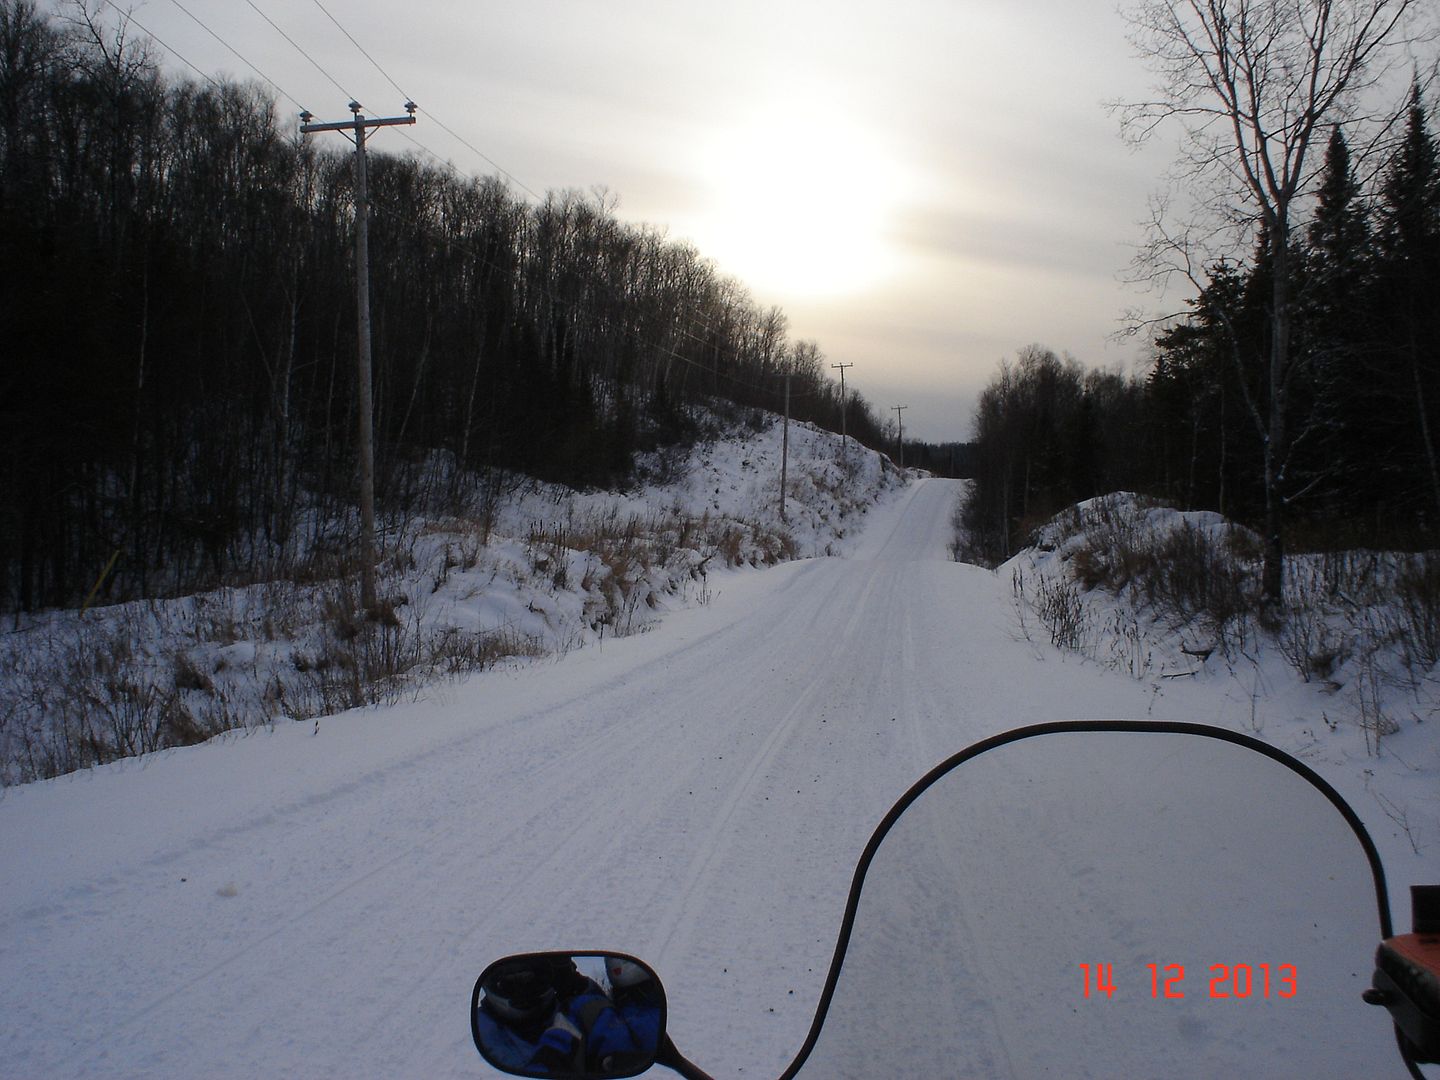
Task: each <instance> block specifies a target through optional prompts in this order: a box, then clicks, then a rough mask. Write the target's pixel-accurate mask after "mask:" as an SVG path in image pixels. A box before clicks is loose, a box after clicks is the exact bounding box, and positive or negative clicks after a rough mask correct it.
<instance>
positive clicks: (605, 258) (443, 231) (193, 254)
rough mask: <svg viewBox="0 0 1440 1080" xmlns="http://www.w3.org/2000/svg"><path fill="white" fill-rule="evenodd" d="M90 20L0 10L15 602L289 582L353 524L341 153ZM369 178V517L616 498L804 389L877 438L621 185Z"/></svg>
mask: <svg viewBox="0 0 1440 1080" xmlns="http://www.w3.org/2000/svg"><path fill="white" fill-rule="evenodd" d="M77 11H78V12H79V16H78V17H75V18H67V19H63V20H62V19H57V18H52V17H50V16H47V15H45V14H43V13H40V12H37V10H36V7H35V5H34V4H33V3H31V2H30V0H0V289H3V291H4V300H3V303H0V341H4V342H5V351H6V354H7V355H8V357H9V359H8V360H7V361H6V362H5V363H4V364H3V365H0V610H8V611H31V610H36V609H39V608H44V607H52V606H66V605H78V604H80V603H81V602H83V601H84V600H86V598H87V596H88V595H89V594H91V593H92V592H94V591H95V590H94V586H95V584H96V582H97V580H99V581H100V582H101V586H100V589H99V591H98V597H99V598H101V599H105V600H107V601H110V602H113V601H116V600H122V599H129V598H134V597H141V596H156V595H174V594H176V593H179V592H185V591H193V590H195V589H198V588H204V587H207V586H212V585H214V584H217V583H222V582H223V583H228V584H236V583H244V582H249V581H257V580H266V579H269V578H272V577H275V576H283V575H286V574H289V575H294V574H296V573H299V572H301V571H300V566H301V564H302V563H306V564H307V565H312V566H313V564H314V562H315V560H316V558H317V557H318V556H320V555H323V554H324V553H326V552H344V551H346V550H349V548H350V546H351V545H350V544H349V543H348V542H347V537H351V536H353V534H354V531H355V523H354V520H353V518H354V514H353V511H352V507H353V506H354V505H355V502H356V483H357V481H356V466H355V461H356V456H357V436H356V434H355V429H356V422H355V416H356V408H357V406H356V393H357V376H356V362H355V354H356V345H357V331H356V299H355V295H356V283H355V269H354V255H353V247H354V243H353V238H354V232H355V229H354V225H355V210H354V184H355V180H354V168H353V159H354V157H355V155H354V152H353V149H350V150H347V149H346V145H345V142H344V141H343V140H341V139H338V138H334V137H333V136H332V137H330V139H331V141H330V142H329V143H326V142H325V141H324V140H317V138H316V137H313V136H311V137H302V136H300V135H298V134H296V133H295V127H294V124H293V121H291V122H288V123H284V124H282V123H281V121H280V119H279V116H278V113H277V108H276V103H275V101H274V99H273V98H272V97H271V96H270V95H269V94H268V93H267V92H266V91H265V90H264V89H263V88H261V87H259V86H258V85H256V84H253V83H236V82H230V81H219V80H212V79H188V80H187V79H177V78H174V77H172V76H170V75H168V74H166V73H164V72H162V71H161V70H160V67H159V65H158V58H157V56H156V55H155V54H154V52H153V46H152V45H151V44H150V43H149V42H148V41H147V40H145V39H144V38H143V36H141V35H139V34H137V33H134V32H133V27H128V26H127V25H126V24H125V22H124V20H120V21H119V23H118V24H102V23H100V22H98V21H93V20H90V19H87V18H85V17H83V15H84V11H85V9H84V8H83V7H81V8H77ZM393 145H396V146H400V147H402V148H403V145H404V144H403V142H402V141H400V140H398V139H396V140H394V143H393ZM368 187H369V197H370V215H369V219H370V230H369V232H370V264H371V303H372V319H373V331H372V333H373V351H374V357H375V361H374V365H375V366H374V376H373V382H374V400H375V407H374V423H375V444H376V448H375V457H376V475H377V479H376V488H377V500H378V502H379V505H380V512H381V516H382V518H383V516H384V515H385V514H386V513H391V514H394V513H401V512H406V511H408V510H409V509H411V508H413V507H415V506H417V505H420V504H422V503H426V502H427V501H429V502H435V503H441V504H444V503H446V501H447V500H448V501H449V502H450V503H455V502H456V501H460V500H467V499H468V500H474V499H476V498H479V499H484V498H493V497H495V495H496V492H497V489H498V488H499V487H500V486H502V485H504V484H506V483H509V482H511V480H510V478H512V477H514V476H515V475H518V474H524V475H528V476H533V477H537V478H542V479H548V480H554V481H558V482H562V483H565V484H569V485H573V486H585V485H604V484H613V483H620V482H623V481H624V479H625V477H626V475H627V473H628V471H629V470H630V468H631V463H632V459H633V453H634V452H635V451H636V450H642V449H648V448H654V447H658V446H663V445H666V444H673V443H675V442H677V441H680V440H683V439H686V438H687V437H692V436H693V432H691V430H690V428H691V426H692V424H693V421H692V419H691V414H690V412H689V411H688V410H687V406H688V405H690V404H692V403H695V402H699V401H706V402H718V403H721V404H722V405H723V404H725V403H733V404H734V405H737V406H756V407H763V408H766V409H769V410H772V411H774V412H777V413H778V412H780V411H781V410H782V409H783V408H784V400H785V395H784V390H785V385H786V382H787V380H785V379H782V378H780V377H779V376H785V375H788V376H790V378H789V380H788V382H789V384H790V394H789V401H790V405H789V408H790V415H791V416H792V417H793V418H795V419H800V420H810V421H813V422H815V423H818V424H821V425H823V426H826V427H829V428H831V429H832V430H837V431H838V430H840V429H841V427H842V422H843V426H844V428H845V430H846V431H847V432H848V434H849V435H850V436H851V437H852V438H855V439H857V440H859V441H860V442H862V443H865V444H868V445H870V446H875V447H882V446H885V445H886V438H887V432H886V429H885V427H884V425H883V424H882V423H881V421H880V420H879V419H878V418H877V416H876V413H875V411H874V410H873V409H872V407H871V406H870V405H869V404H868V403H867V402H866V401H865V400H864V399H863V398H862V397H860V396H859V395H857V394H855V393H853V392H851V393H848V394H847V395H846V397H845V399H844V400H842V398H841V393H840V389H839V387H838V386H836V385H835V384H834V383H833V382H832V381H831V380H830V379H829V378H828V374H827V365H826V362H825V357H824V355H823V353H821V351H820V349H819V347H818V346H817V345H816V344H815V343H814V342H810V341H803V340H792V339H791V338H790V336H789V334H788V329H787V323H786V318H785V315H784V313H783V312H782V311H780V310H779V309H777V308H773V307H771V308H763V307H761V306H760V305H758V304H757V303H756V301H755V300H754V299H753V298H752V297H751V295H750V294H749V293H748V292H747V290H746V289H745V287H744V286H743V285H742V284H741V283H740V282H738V281H736V280H734V279H733V278H731V277H728V276H726V275H725V274H723V273H722V272H720V271H719V270H718V269H717V268H716V267H715V266H714V265H713V264H712V263H711V262H710V261H709V260H707V259H706V258H705V257H704V256H703V255H702V254H701V253H700V252H698V251H696V250H695V249H694V248H693V247H691V246H689V245H687V244H685V243H681V242H678V241H675V240H673V239H670V238H668V237H667V236H666V234H665V233H664V231H663V230H660V229H658V228H655V227H651V226H645V225H636V224H631V223H626V222H623V221H621V220H620V219H619V218H618V217H617V216H616V212H615V210H616V206H615V200H614V199H613V198H611V197H610V196H609V195H608V194H607V193H605V192H603V191H595V192H583V193H582V192H573V191H572V192H560V193H550V194H548V195H547V196H546V197H545V198H544V199H543V200H539V201H536V202H528V201H526V200H524V199H522V198H521V197H519V196H518V195H517V194H516V193H515V192H514V191H513V190H511V189H510V188H509V187H507V186H506V185H505V183H503V182H502V181H501V180H499V179H497V178H493V177H473V176H464V175H460V174H459V173H457V172H456V171H454V170H453V169H452V168H449V167H447V166H446V165H444V164H443V163H438V162H430V161H427V160H425V159H424V158H423V156H422V155H420V154H419V153H418V152H410V153H403V154H392V153H380V152H376V151H375V149H374V148H372V149H371V151H370V161H369V184H368ZM842 410H843V415H842ZM107 567H108V572H106V570H107ZM314 572H320V571H319V570H318V569H317V570H315V571H314Z"/></svg>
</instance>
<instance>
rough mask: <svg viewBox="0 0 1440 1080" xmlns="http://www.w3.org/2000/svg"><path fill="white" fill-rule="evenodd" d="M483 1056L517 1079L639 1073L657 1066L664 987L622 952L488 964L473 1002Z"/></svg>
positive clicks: (516, 958) (515, 958)
mask: <svg viewBox="0 0 1440 1080" xmlns="http://www.w3.org/2000/svg"><path fill="white" fill-rule="evenodd" d="M470 1030H471V1033H472V1034H473V1035H474V1037H475V1046H476V1047H477V1048H478V1049H479V1051H480V1054H481V1056H483V1057H484V1058H485V1060H486V1061H488V1062H489V1063H490V1064H491V1065H493V1066H495V1068H497V1069H500V1070H502V1071H504V1072H508V1073H513V1074H515V1075H517V1076H544V1077H571V1078H579V1077H621V1076H635V1075H637V1074H639V1073H642V1072H644V1071H645V1070H646V1069H648V1068H650V1066H651V1065H653V1064H655V1059H656V1056H657V1055H658V1054H659V1051H660V1045H661V1040H662V1039H663V1038H664V1034H665V988H664V987H663V986H661V985H660V979H659V977H658V976H656V974H655V972H654V971H653V970H652V969H651V968H650V967H648V966H647V965H645V964H644V963H642V962H641V961H639V960H636V959H635V958H634V957H632V956H626V955H624V954H623V953H597V952H581V953H565V952H544V953H525V954H523V955H519V956H507V957H505V958H504V959H503V960H497V961H495V963H493V964H491V965H490V966H489V967H487V968H486V969H485V970H484V971H483V972H482V973H481V975H480V978H479V979H477V980H476V982H475V992H474V994H473V995H472V996H471V999H470Z"/></svg>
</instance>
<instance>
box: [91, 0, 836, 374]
mask: <svg viewBox="0 0 1440 1080" xmlns="http://www.w3.org/2000/svg"><path fill="white" fill-rule="evenodd" d="M103 2H104V3H106V4H108V5H109V6H110V7H112V8H115V10H116V11H117V12H120V13H121V14H122V15H127V16H128V13H126V12H122V11H121V9H119V8H118V7H116V5H115V4H114V2H113V0H103ZM171 2H172V3H173V4H174V5H175V6H176V7H177V8H179V9H180V10H181V11H182V12H184V14H185V15H187V16H188V17H189V18H190V19H191V20H193V21H194V22H195V23H196V24H198V25H199V26H200V27H201V29H203V30H204V31H205V32H206V33H207V34H209V35H210V36H211V37H212V38H214V39H215V40H216V41H218V42H219V43H220V44H221V45H222V46H224V47H225V48H226V49H227V50H229V51H230V52H231V53H232V54H233V55H234V56H236V57H237V58H238V59H239V60H240V61H241V62H242V63H244V64H245V65H246V66H247V67H249V68H250V69H251V70H252V71H254V72H255V73H256V74H257V75H258V76H260V78H261V79H262V80H264V81H265V82H266V83H268V84H269V85H271V86H273V87H274V88H275V89H276V90H277V91H279V93H280V94H281V95H282V96H283V97H285V98H286V99H287V100H289V101H290V102H291V103H293V104H294V105H296V106H297V107H298V108H300V109H301V110H302V112H305V111H306V110H305V107H304V106H303V105H301V104H300V102H299V101H298V100H297V99H296V98H295V97H293V96H292V95H291V94H290V93H288V92H287V91H286V90H285V89H284V88H283V87H282V86H280V84H279V83H277V82H275V80H273V79H271V78H270V77H269V76H267V75H266V74H265V73H264V72H263V71H261V70H260V69H259V68H258V67H257V66H256V65H255V64H253V63H252V62H251V61H250V60H248V59H247V58H246V57H245V56H244V55H243V54H241V53H240V51H239V50H238V49H236V48H235V47H234V46H232V45H231V44H230V43H229V42H228V41H227V40H226V39H225V38H224V37H222V36H221V35H220V34H219V33H217V32H216V31H215V30H214V29H212V28H211V27H210V26H208V25H207V24H206V23H205V22H204V21H202V20H201V19H200V18H199V17H198V16H196V15H195V14H194V13H193V12H192V11H190V10H189V9H188V8H186V7H185V6H184V4H182V3H180V0H171ZM246 3H247V4H249V6H250V8H251V9H252V10H253V11H254V12H255V13H256V14H257V15H259V16H260V17H261V18H262V19H264V20H265V21H266V22H267V23H269V25H270V26H271V27H272V28H273V29H274V30H275V31H276V32H277V33H278V34H280V36H281V37H283V38H284V39H285V40H286V41H287V42H289V43H290V45H291V46H292V47H293V48H294V49H295V50H296V51H297V52H299V53H300V55H301V56H303V57H304V58H305V59H306V60H307V61H309V62H310V63H311V65H313V66H314V67H315V69H316V70H317V71H319V72H320V73H321V74H322V75H324V76H325V78H327V79H328V80H329V81H330V82H331V83H332V84H333V85H334V86H335V87H336V89H338V90H340V92H341V93H343V94H345V95H346V96H347V97H350V98H352V100H353V95H351V94H350V92H349V91H348V90H346V89H345V87H343V86H342V85H341V84H340V83H339V82H338V81H337V80H336V79H335V78H334V76H332V75H331V74H330V73H329V72H328V71H327V70H326V69H325V68H324V67H322V66H321V65H320V64H319V62H318V61H316V60H315V58H314V57H313V56H311V55H310V54H309V53H308V52H307V51H306V50H305V49H303V48H302V47H301V46H300V45H299V44H298V43H297V42H296V41H295V40H294V39H293V38H292V37H291V36H290V35H289V34H287V33H286V32H285V31H284V30H283V29H282V28H281V27H280V26H279V25H278V24H276V23H275V21H274V20H273V19H271V18H270V17H269V16H268V15H266V14H265V12H264V11H262V10H261V9H260V8H259V7H258V6H257V5H256V4H255V3H254V0H246ZM315 4H316V6H317V7H319V8H320V10H321V11H322V12H324V14H325V15H326V17H327V18H329V20H330V21H331V22H332V23H333V24H334V25H335V26H336V28H337V29H339V30H340V32H341V33H342V34H344V35H345V37H346V38H347V39H348V40H349V41H350V42H351V44H353V45H354V46H355V47H356V49H358V50H359V51H360V52H361V53H362V54H363V55H364V56H365V58H366V59H367V60H369V61H370V63H372V64H373V65H374V66H375V68H376V70H377V71H379V72H380V74H381V75H383V76H384V77H385V79H386V80H387V81H388V82H389V83H390V85H391V86H392V87H394V88H395V89H396V90H397V91H399V92H400V93H402V94H403V93H404V91H403V90H401V88H400V86H399V84H398V83H397V82H396V81H395V79H394V78H393V77H392V76H391V75H390V74H389V73H388V72H387V71H386V70H385V68H384V67H382V66H381V64H380V63H379V61H378V60H376V59H375V57H374V56H373V55H372V54H371V53H370V52H369V51H368V50H367V49H365V48H364V46H362V45H361V44H360V42H359V41H358V40H357V39H356V38H355V36H354V35H353V34H351V33H350V32H349V31H348V30H347V29H346V28H345V27H344V26H343V25H342V24H341V23H340V21H339V20H338V19H337V18H336V17H335V16H334V15H333V14H332V13H331V12H330V11H329V10H328V9H327V8H326V7H325V6H324V5H323V4H322V3H321V2H320V0H315ZM132 21H135V23H136V25H137V26H139V27H140V28H141V30H143V31H144V32H145V33H147V34H149V35H150V37H151V38H153V39H154V40H155V41H156V42H157V43H158V44H160V45H161V46H162V47H164V48H165V49H166V50H167V51H169V52H170V53H172V54H173V55H174V56H175V57H177V58H178V59H180V60H181V61H182V62H184V63H185V64H186V66H187V67H189V68H190V69H191V70H193V71H194V72H195V73H196V74H198V75H199V76H200V77H201V78H202V79H204V80H205V81H206V82H208V83H210V84H211V85H213V86H215V87H217V88H221V84H220V83H219V82H218V81H216V80H215V79H214V78H212V77H211V76H210V75H207V74H206V73H205V72H204V71H202V70H201V69H200V68H198V67H197V66H196V65H194V64H192V63H191V62H190V61H189V60H187V59H186V58H185V57H184V56H182V55H181V54H180V53H179V52H177V51H176V50H174V49H171V48H170V47H169V46H168V45H165V43H164V42H163V41H161V40H160V38H159V37H157V36H156V35H155V34H154V33H153V32H151V31H150V30H149V29H148V28H146V27H145V26H144V25H143V24H141V23H140V22H139V21H138V20H133V18H132ZM406 96H407V97H408V95H406ZM426 116H427V118H429V119H430V120H431V121H432V122H433V123H435V125H436V126H437V127H439V128H440V129H441V130H443V131H445V132H446V133H448V134H449V135H450V136H451V137H453V138H454V139H456V140H457V141H458V142H460V143H461V144H462V145H464V146H465V147H467V148H468V149H469V150H471V151H472V152H473V153H475V154H476V155H478V156H479V157H480V158H482V159H483V160H485V161H486V162H488V163H489V164H490V165H491V166H492V167H494V168H495V169H496V170H497V171H498V172H500V173H501V174H502V175H504V176H505V177H506V178H507V179H508V180H510V181H511V182H512V183H514V184H516V185H517V186H519V187H520V188H522V189H523V190H525V191H527V192H528V193H529V194H530V195H532V196H533V197H534V198H535V199H536V200H538V201H540V202H543V201H544V200H543V198H542V197H541V196H540V195H539V194H538V193H537V192H535V191H534V189H532V188H530V187H529V186H528V185H527V184H525V183H524V182H523V181H522V180H520V179H519V178H518V177H516V176H515V175H514V174H512V173H511V172H509V171H508V170H506V169H505V168H503V167H502V166H501V165H500V164H499V163H497V162H496V161H494V160H493V159H492V158H490V157H489V155H487V154H485V153H484V152H483V151H481V150H480V149H479V148H478V147H476V146H475V145H473V144H472V143H471V142H469V140H467V139H465V138H464V137H463V136H461V135H460V134H459V133H458V132H456V131H455V130H453V129H452V128H450V127H449V126H448V125H446V124H445V123H443V122H442V121H441V120H440V119H439V118H438V117H436V116H434V114H432V113H430V112H428V111H427V112H426ZM399 134H401V135H402V136H404V137H405V138H407V139H408V140H409V141H410V142H411V143H412V144H413V145H414V146H416V147H417V148H419V149H420V150H421V151H423V152H424V153H426V154H428V155H429V156H430V157H432V158H434V159H435V160H436V161H437V162H439V163H441V164H442V165H444V166H445V167H446V168H447V169H449V170H450V171H451V172H452V173H454V174H455V175H456V176H459V177H461V178H462V179H464V178H465V177H464V174H462V173H460V171H459V169H457V168H456V167H455V165H454V164H453V163H452V162H450V161H447V160H445V159H442V158H441V157H440V155H438V154H436V153H435V152H434V151H433V150H431V149H430V148H429V147H427V146H425V145H424V144H423V143H421V142H420V141H419V140H417V139H415V138H413V137H412V136H410V135H409V134H408V133H407V132H403V131H402V132H399ZM438 238H439V239H440V240H441V242H442V243H445V244H447V245H454V244H457V243H458V244H461V245H462V246H463V247H465V249H466V250H467V251H468V252H469V254H470V255H471V256H472V257H473V258H475V259H476V261H477V262H480V263H481V264H482V265H485V266H488V267H489V268H490V269H492V270H494V271H496V272H501V268H500V267H498V266H496V265H495V264H494V263H493V262H491V261H490V260H489V259H487V258H486V257H485V256H484V255H483V254H482V253H480V252H479V251H478V250H476V249H474V248H473V247H472V246H471V245H469V244H467V243H465V242H464V241H463V240H456V239H452V238H450V237H447V236H445V235H444V234H439V237H438ZM592 284H594V285H598V286H600V287H602V288H605V289H606V290H608V291H611V292H612V296H613V293H614V291H615V290H616V288H617V287H616V286H615V285H614V284H613V283H611V282H610V281H608V280H604V279H601V278H597V279H595V281H594V282H593V283H592ZM538 293H539V295H543V296H544V297H546V298H547V299H549V300H550V302H551V303H552V304H554V305H555V306H557V307H562V308H565V307H569V306H570V304H569V302H567V301H564V300H561V299H560V298H559V297H557V296H556V295H555V294H554V293H552V292H550V290H549V289H547V288H544V287H541V288H540V289H538ZM686 318H688V319H689V320H691V321H692V322H694V323H698V324H699V325H700V326H701V327H703V328H704V329H705V330H706V331H708V332H709V333H710V334H712V335H715V336H716V337H719V336H720V331H719V330H717V328H716V327H715V325H714V324H713V323H712V322H711V320H710V317H709V313H707V312H705V311H703V310H702V309H700V308H697V307H694V306H693V305H691V304H685V303H683V302H682V303H681V304H680V305H678V306H677V310H676V313H675V322H676V325H675V326H674V327H673V328H672V330H671V332H672V333H673V334H674V335H675V336H676V337H677V338H684V339H688V340H690V341H692V342H694V343H695V344H697V345H700V346H702V347H713V346H715V345H717V344H718V342H715V341H708V340H705V339H703V338H700V337H697V336H696V335H695V334H694V333H692V332H691V331H690V329H689V328H688V327H686V326H685V325H684V320H685V319H686ZM620 333H621V334H622V335H623V336H625V337H628V338H630V339H631V340H633V341H635V342H636V343H637V344H639V345H641V346H643V347H645V348H648V349H649V350H651V351H652V352H653V353H654V354H655V355H657V356H662V357H668V358H669V359H671V360H675V361H678V362H680V363H682V364H684V365H686V366H688V367H691V368H694V369H696V370H697V371H701V372H704V373H705V374H707V375H709V376H712V377H713V378H716V379H725V380H726V381H727V382H728V383H730V384H731V385H732V386H733V387H735V388H744V389H748V390H750V391H752V392H753V393H755V394H758V395H761V396H762V397H763V396H768V394H769V393H770V391H769V389H768V388H766V387H762V386H759V385H758V384H755V383H752V382H750V381H748V380H746V379H743V378H741V377H740V376H738V375H736V374H733V373H731V372H729V371H726V370H723V369H722V368H720V367H715V366H711V365H708V364H704V363H701V362H699V361H696V360H693V359H691V358H690V357H688V356H685V355H683V354H682V353H679V352H677V351H675V349H673V348H671V347H670V346H668V345H662V344H660V343H658V342H656V341H654V340H652V339H649V338H646V337H643V336H641V335H640V334H639V333H638V332H636V331H633V330H630V329H627V328H624V327H621V328H620ZM787 382H788V379H787ZM818 394H819V391H816V390H810V391H799V392H796V393H795V395H794V396H796V397H812V396H818Z"/></svg>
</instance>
